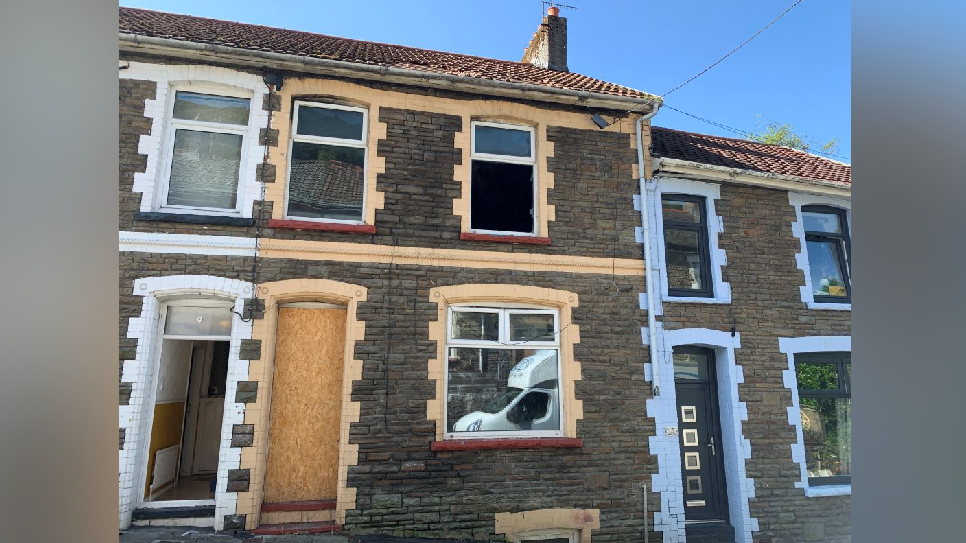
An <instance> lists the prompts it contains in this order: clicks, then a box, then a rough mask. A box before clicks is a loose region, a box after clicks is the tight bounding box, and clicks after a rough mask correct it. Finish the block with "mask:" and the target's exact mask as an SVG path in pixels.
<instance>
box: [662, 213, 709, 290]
mask: <svg viewBox="0 0 966 543" xmlns="http://www.w3.org/2000/svg"><path fill="white" fill-rule="evenodd" d="M661 213H662V217H663V220H664V252H665V255H664V256H665V265H666V266H667V282H668V296H694V297H711V296H713V291H714V289H713V288H712V281H711V265H710V262H709V254H708V253H709V251H708V218H707V212H706V210H705V201H704V198H702V197H700V196H689V195H684V194H664V195H662V196H661Z"/></svg>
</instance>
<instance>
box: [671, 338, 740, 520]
mask: <svg viewBox="0 0 966 543" xmlns="http://www.w3.org/2000/svg"><path fill="white" fill-rule="evenodd" d="M674 360H675V380H674V388H675V391H676V394H677V406H678V439H679V440H680V446H681V478H682V485H683V488H684V515H685V518H686V519H687V520H725V521H726V520H728V503H727V487H726V484H725V475H724V461H723V460H724V451H723V450H722V449H721V425H720V421H719V417H718V408H717V407H718V395H717V389H716V386H715V371H714V369H715V368H714V353H713V351H711V350H709V349H697V348H675V349H674Z"/></svg>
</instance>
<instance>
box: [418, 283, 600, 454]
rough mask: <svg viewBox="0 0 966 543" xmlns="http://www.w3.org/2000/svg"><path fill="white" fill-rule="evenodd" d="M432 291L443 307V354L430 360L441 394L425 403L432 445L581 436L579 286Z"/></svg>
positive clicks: (559, 440)
mask: <svg viewBox="0 0 966 543" xmlns="http://www.w3.org/2000/svg"><path fill="white" fill-rule="evenodd" d="M430 300H431V301H432V302H434V303H436V304H437V308H438V318H437V321H436V323H435V324H433V325H432V326H430V339H432V340H434V341H436V345H437V355H436V358H435V359H433V360H430V361H429V378H430V379H431V380H433V381H434V382H435V383H436V387H435V388H436V397H435V398H433V399H430V400H429V401H428V402H427V417H428V418H429V419H430V420H433V421H435V422H436V441H434V442H433V443H432V449H433V450H436V451H448V450H466V449H503V448H544V447H553V448H561V447H563V448H570V447H581V446H582V445H583V442H582V440H580V439H578V438H577V436H576V432H577V420H579V419H581V418H583V403H582V402H581V401H579V400H577V399H576V397H575V393H574V388H575V382H576V381H577V380H579V379H580V364H579V362H577V361H576V360H574V357H573V348H574V345H575V344H576V343H578V342H579V341H580V336H579V327H578V326H577V325H576V324H573V323H572V322H571V310H572V308H573V307H576V306H577V295H576V294H574V293H571V292H566V291H562V290H555V289H547V288H541V287H531V286H523V285H484V284H469V285H454V286H447V287H436V288H433V289H432V290H431V291H430ZM454 372H458V373H454Z"/></svg>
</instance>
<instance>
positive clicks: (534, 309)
mask: <svg viewBox="0 0 966 543" xmlns="http://www.w3.org/2000/svg"><path fill="white" fill-rule="evenodd" d="M459 312H464V313H499V314H500V320H499V338H498V339H497V340H496V341H487V340H466V339H453V337H452V331H453V328H452V326H453V314H454V313H459ZM517 314H531V315H532V314H542V315H553V328H554V340H553V341H511V340H510V316H511V315H517ZM523 346H525V347H523ZM451 348H468V349H474V348H476V349H481V348H491V349H511V350H524V349H555V350H556V351H557V403H558V405H557V409H559V411H560V413H559V416H558V421H559V424H560V428H559V429H558V430H521V431H516V432H483V431H480V432H448V431H447V432H444V435H443V438H444V439H500V438H529V437H563V435H564V413H565V411H564V398H563V386H562V373H561V372H562V370H563V364H562V361H561V360H560V356H561V349H560V312H559V311H558V310H556V309H553V308H546V307H540V306H530V305H524V304H503V303H492V302H486V303H485V305H482V304H479V303H466V304H453V305H450V306H449V307H448V308H447V311H446V345H445V346H444V347H443V356H444V366H443V397H444V401H443V428H444V429H445V428H449V410H448V407H447V402H448V400H449V362H448V360H449V350H450V349H451Z"/></svg>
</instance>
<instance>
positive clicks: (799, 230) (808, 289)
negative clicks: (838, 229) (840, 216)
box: [788, 192, 852, 311]
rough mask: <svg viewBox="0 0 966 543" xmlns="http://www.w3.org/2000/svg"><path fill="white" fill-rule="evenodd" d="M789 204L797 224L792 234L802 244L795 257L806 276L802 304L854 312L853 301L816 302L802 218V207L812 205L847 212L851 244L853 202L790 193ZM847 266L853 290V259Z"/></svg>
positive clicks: (848, 261) (847, 262) (802, 290)
mask: <svg viewBox="0 0 966 543" xmlns="http://www.w3.org/2000/svg"><path fill="white" fill-rule="evenodd" d="M788 203H789V204H791V205H792V207H794V208H795V218H796V219H795V222H794V223H792V234H793V235H794V236H795V237H796V238H798V241H799V243H801V250H800V252H799V253H798V254H796V255H795V261H796V263H797V264H798V269H799V270H801V271H802V273H804V274H805V286H803V287H801V289H800V290H801V295H802V302H804V303H805V305H806V306H808V308H809V309H831V310H835V311H852V301H851V299H850V300H849V301H848V303H837V302H816V301H815V294H814V293H813V291H812V271H811V265H810V264H809V262H808V245H807V244H806V242H805V220H804V218H803V217H802V207H803V206H805V207H807V206H810V205H821V206H828V207H835V208H839V209H841V210H843V211H845V222H846V224H845V226H846V228H847V230H848V233H849V242H850V243H851V239H852V202H851V200H847V199H842V198H832V197H829V196H818V195H813V194H802V193H798V192H789V193H788ZM845 265H846V267H847V270H846V272H847V273H848V277H849V283H850V285H849V286H850V288H851V283H852V260H851V258H846V259H845Z"/></svg>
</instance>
